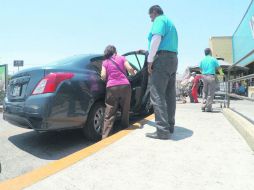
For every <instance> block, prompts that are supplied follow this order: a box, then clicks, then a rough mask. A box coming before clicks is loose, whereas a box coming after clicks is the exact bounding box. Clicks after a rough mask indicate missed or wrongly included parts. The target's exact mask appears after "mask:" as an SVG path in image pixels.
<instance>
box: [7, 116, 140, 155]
mask: <svg viewBox="0 0 254 190" xmlns="http://www.w3.org/2000/svg"><path fill="white" fill-rule="evenodd" d="M140 119H143V118H142V117H133V118H132V119H131V121H130V123H131V124H132V123H135V122H137V121H138V120H140ZM120 130H122V129H121V128H120V126H119V122H116V123H115V126H114V128H113V133H116V132H118V131H120ZM8 140H9V141H10V142H11V143H13V144H14V145H15V146H17V147H18V148H19V149H21V150H23V151H25V152H28V153H29V154H32V155H34V156H36V157H38V158H40V159H45V160H58V159H61V158H63V157H65V156H68V155H70V154H72V153H74V152H77V151H79V150H81V149H83V148H86V147H88V146H90V145H92V144H94V143H95V142H92V141H88V140H87V139H86V138H85V137H84V135H83V132H82V131H81V129H72V130H63V131H58V132H53V131H51V132H43V133H38V132H36V131H31V132H27V133H22V134H18V135H14V136H11V137H9V138H8Z"/></svg>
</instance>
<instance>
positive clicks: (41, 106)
mask: <svg viewBox="0 0 254 190" xmlns="http://www.w3.org/2000/svg"><path fill="white" fill-rule="evenodd" d="M55 99H56V97H55V94H43V95H37V96H30V97H29V98H27V99H26V101H25V102H9V101H8V99H5V101H4V106H3V119H4V120H6V121H8V122H9V123H11V124H14V125H16V126H18V127H22V128H27V129H34V130H36V131H54V130H62V129H67V128H73V127H81V126H82V125H83V124H84V123H85V122H86V119H87V115H86V114H74V115H71V114H68V111H67V110H68V106H69V105H68V104H67V106H65V105H61V106H59V105H55Z"/></svg>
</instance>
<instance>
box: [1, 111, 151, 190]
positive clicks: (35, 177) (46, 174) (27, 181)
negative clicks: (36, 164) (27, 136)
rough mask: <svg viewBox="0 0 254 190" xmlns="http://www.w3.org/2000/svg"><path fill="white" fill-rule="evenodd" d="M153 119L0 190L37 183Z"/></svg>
mask: <svg viewBox="0 0 254 190" xmlns="http://www.w3.org/2000/svg"><path fill="white" fill-rule="evenodd" d="M153 118H154V115H150V116H148V117H146V118H145V119H143V120H141V121H139V122H137V123H135V124H133V125H131V127H129V128H128V129H125V130H122V131H120V132H118V133H116V134H114V135H112V136H110V137H108V138H106V139H104V140H101V141H99V142H97V143H95V144H93V145H91V146H89V147H87V148H84V149H82V150H80V151H78V152H75V153H73V154H71V155H69V156H66V157H64V158H62V159H59V160H56V161H54V162H51V163H49V164H47V165H45V166H42V167H40V168H38V169H35V170H33V171H31V172H28V173H26V174H24V175H21V176H18V177H16V178H13V179H9V180H6V181H4V182H2V183H0V189H1V190H20V189H24V188H26V187H28V186H30V185H32V184H34V183H36V182H38V181H41V180H43V179H45V178H47V177H49V176H51V175H53V174H55V173H57V172H59V171H61V170H63V169H65V168H67V167H69V166H71V165H73V164H75V163H77V162H78V161H80V160H82V159H84V158H86V157H88V156H90V155H92V154H94V153H96V152H98V151H99V150H101V149H103V148H105V147H106V146H108V145H110V144H112V143H114V142H116V141H117V140H119V139H121V138H122V137H124V136H126V135H127V134H129V133H130V132H131V131H133V130H135V129H137V128H139V127H141V126H142V125H144V124H145V123H146V122H147V120H151V119H153Z"/></svg>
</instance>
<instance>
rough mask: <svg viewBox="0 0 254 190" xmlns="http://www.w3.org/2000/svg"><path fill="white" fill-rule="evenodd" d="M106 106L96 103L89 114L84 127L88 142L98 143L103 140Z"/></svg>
mask: <svg viewBox="0 0 254 190" xmlns="http://www.w3.org/2000/svg"><path fill="white" fill-rule="evenodd" d="M104 113H105V104H104V103H103V102H97V103H95V104H94V105H93V106H92V107H91V109H90V112H89V114H88V118H87V122H86V124H85V126H84V127H83V132H84V135H85V137H86V138H87V139H88V140H92V141H98V140H100V139H101V132H102V127H103V122H104Z"/></svg>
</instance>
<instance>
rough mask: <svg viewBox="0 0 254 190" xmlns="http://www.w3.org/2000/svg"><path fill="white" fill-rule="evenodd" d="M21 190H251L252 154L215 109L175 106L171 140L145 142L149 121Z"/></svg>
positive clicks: (150, 128)
mask: <svg viewBox="0 0 254 190" xmlns="http://www.w3.org/2000/svg"><path fill="white" fill-rule="evenodd" d="M147 122H148V123H147V124H146V125H144V126H143V128H141V129H137V130H134V131H132V132H131V133H130V134H128V135H127V136H125V137H123V138H122V139H120V140H118V141H117V142H115V143H114V144H111V145H110V146H108V147H106V148H104V149H103V150H101V151H99V152H97V153H95V154H93V155H91V156H90V157H88V158H86V159H84V160H82V161H79V162H78V163H76V164H74V165H72V166H70V167H69V168H67V169H64V170H62V171H60V172H58V173H56V174H54V175H52V176H50V177H48V178H46V179H44V180H42V181H40V182H38V183H36V184H34V185H32V186H30V187H28V188H26V189H29V190H41V189H48V190H51V189H52V190H53V189H54V190H55V189H57V190H58V189H59V190H63V189H66V190H67V189H70V190H76V189H155V190H159V189H173V190H178V189H179V190H180V189H181V190H182V189H186V190H189V189H194V190H199V189H200V190H206V189H211V190H221V189H223V190H240V189H241V190H242V189H244V190H253V189H254V154H253V152H252V151H251V149H250V148H249V146H248V145H247V144H246V142H245V141H244V139H243V138H242V137H241V136H240V134H238V132H237V131H236V130H235V129H234V127H232V126H231V124H230V123H229V122H228V121H227V119H225V117H224V116H223V114H222V113H221V112H220V110H217V112H215V113H202V112H201V111H200V104H178V105H177V117H176V125H177V127H176V130H175V133H174V135H173V136H172V138H171V140H156V139H150V138H146V137H145V133H146V132H153V131H154V130H155V128H154V122H153V121H147Z"/></svg>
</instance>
